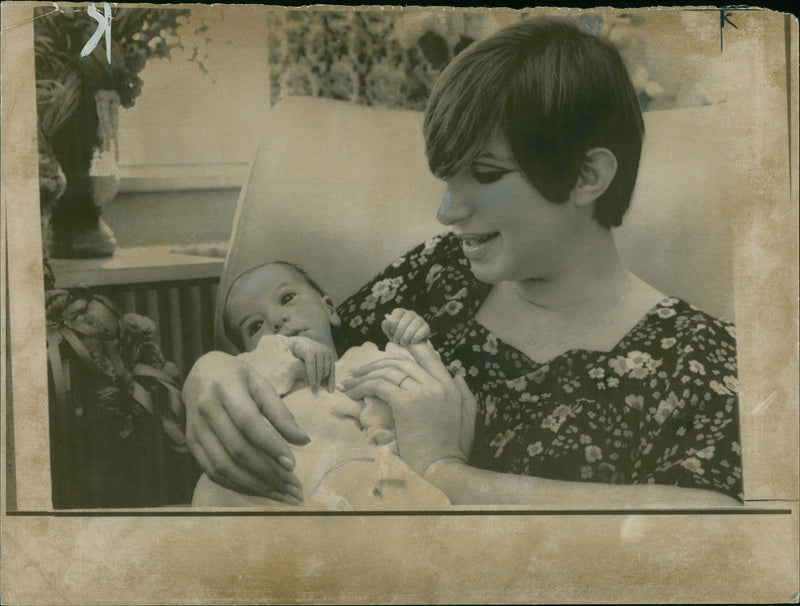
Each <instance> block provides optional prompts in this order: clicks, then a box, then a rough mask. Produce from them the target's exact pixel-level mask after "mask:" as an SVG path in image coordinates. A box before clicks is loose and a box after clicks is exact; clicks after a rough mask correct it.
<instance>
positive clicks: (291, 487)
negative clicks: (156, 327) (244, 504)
mask: <svg viewBox="0 0 800 606" xmlns="http://www.w3.org/2000/svg"><path fill="white" fill-rule="evenodd" d="M182 395H183V401H184V403H185V405H186V441H187V442H188V444H189V449H190V450H191V452H192V454H193V455H194V457H195V458H196V459H197V462H198V464H199V465H200V467H201V468H202V469H203V470H204V471H205V472H206V474H208V476H209V477H210V478H211V479H212V480H214V481H215V482H217V483H218V484H221V485H223V486H226V487H227V488H231V489H233V490H236V491H238V492H245V493H249V494H257V495H261V496H266V497H269V498H272V499H277V500H281V501H286V502H292V503H296V500H295V499H299V500H302V498H303V494H302V486H301V484H300V481H299V480H298V479H297V477H296V476H295V475H294V474H293V473H291V471H292V469H294V464H295V461H294V456H293V455H292V452H291V450H290V449H289V445H288V443H287V440H288V441H289V442H291V443H293V444H298V445H302V444H307V443H308V442H309V437H308V436H307V435H306V434H305V433H304V432H303V430H302V429H300V427H298V425H297V423H296V422H295V420H294V417H293V416H292V413H291V412H289V409H288V408H286V406H285V405H284V404H283V401H282V400H281V398H280V397H279V396H278V394H277V393H276V392H275V390H274V389H273V388H272V385H271V384H270V382H269V381H268V380H267V379H265V378H264V377H263V376H261V375H260V374H259V373H257V372H256V371H255V370H253V369H252V368H251V367H250V366H249V365H247V364H246V363H245V362H243V361H242V360H237V359H236V358H235V357H233V356H230V355H228V354H225V353H222V352H211V353H208V354H206V355H204V356H203V357H201V358H200V359H199V360H197V362H196V363H195V365H194V366H193V367H192V370H191V372H190V373H189V376H188V377H186V381H185V382H184V385H183V394H182Z"/></svg>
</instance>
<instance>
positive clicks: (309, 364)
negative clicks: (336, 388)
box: [303, 355, 319, 391]
mask: <svg viewBox="0 0 800 606" xmlns="http://www.w3.org/2000/svg"><path fill="white" fill-rule="evenodd" d="M318 357H319V356H315V355H308V356H306V359H305V360H303V363H304V364H305V365H306V379H307V380H308V386H309V387H311V389H312V391H314V390H316V389H317V386H319V378H318V372H317V359H318Z"/></svg>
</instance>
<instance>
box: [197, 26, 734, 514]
mask: <svg viewBox="0 0 800 606" xmlns="http://www.w3.org/2000/svg"><path fill="white" fill-rule="evenodd" d="M643 130H644V129H643V123H642V118H641V114H640V111H639V107H638V103H637V98H636V94H635V92H634V89H633V87H632V85H631V82H630V79H629V77H628V75H627V73H626V71H625V68H624V65H623V63H622V60H621V59H620V57H619V54H618V53H617V51H616V50H615V49H614V48H613V47H612V46H611V45H610V44H608V43H606V42H603V41H602V40H600V39H598V38H596V37H595V36H592V35H589V34H587V33H585V32H583V31H581V30H580V29H578V28H577V27H575V26H573V25H571V24H569V23H565V22H557V21H537V22H527V23H523V24H519V25H515V26H512V27H510V28H507V29H505V30H502V31H501V32H498V33H497V34H495V35H494V36H491V37H490V38H487V39H486V40H483V41H481V42H479V43H476V44H474V45H473V46H471V47H470V48H468V49H467V50H466V51H464V52H463V53H462V54H460V55H459V56H458V57H457V58H456V59H455V60H454V61H453V62H452V63H451V64H450V65H449V66H448V67H447V68H446V70H445V71H444V73H443V74H442V76H441V77H440V79H439V81H438V82H437V85H436V87H435V88H434V91H433V93H432V95H431V99H430V101H429V105H428V109H427V112H426V117H425V138H426V153H427V156H428V161H429V165H430V167H431V169H432V171H433V172H434V174H436V175H437V176H438V177H440V178H442V179H444V180H446V182H447V184H448V192H447V194H446V195H445V199H444V200H443V202H442V205H441V208H440V209H439V215H438V218H439V220H440V221H441V222H442V223H443V224H445V225H447V226H449V227H451V228H452V233H451V234H449V235H447V236H443V237H439V238H435V239H433V240H432V241H430V242H427V243H425V244H423V245H421V246H419V247H417V248H416V249H415V250H413V251H411V252H410V253H409V254H408V255H406V256H405V257H402V258H401V259H398V260H397V261H396V262H395V263H393V264H392V265H391V266H390V267H389V268H387V269H386V270H385V271H384V272H383V273H382V274H381V275H379V276H378V277H377V278H376V279H375V280H373V281H372V282H371V283H369V284H367V285H366V286H364V287H363V288H362V289H361V290H360V291H359V292H358V293H356V294H355V295H354V296H353V297H351V299H349V300H348V301H346V302H345V303H344V305H342V307H341V308H340V310H339V311H340V315H341V317H342V320H343V329H344V331H345V337H346V338H348V339H350V341H351V342H352V343H353V344H356V343H360V342H363V341H364V340H373V341H375V342H377V343H379V344H380V343H381V341H382V340H384V337H382V335H381V331H380V327H379V322H380V319H381V318H382V315H383V314H384V313H386V312H388V311H391V309H393V308H395V307H406V308H409V309H413V310H415V311H416V312H418V313H419V314H421V315H422V316H423V317H425V319H426V320H427V321H428V322H429V323H430V325H431V329H432V332H433V336H432V339H431V342H432V344H433V347H434V348H435V350H436V351H434V349H432V348H430V347H424V346H419V347H416V348H414V351H413V353H414V356H415V358H416V359H417V362H418V364H413V363H411V362H408V361H403V360H389V361H383V362H381V363H378V364H375V365H370V366H367V367H365V368H363V369H362V371H361V373H360V374H359V376H357V377H355V378H354V379H353V380H352V381H349V382H348V383H346V384H345V388H346V389H347V390H348V393H349V394H350V395H351V396H352V397H354V398H361V397H364V396H367V395H377V396H379V397H381V398H383V399H384V400H385V401H387V402H388V403H389V404H390V405H391V406H392V410H393V412H394V416H395V423H396V430H397V435H398V445H399V449H400V455H401V457H402V458H403V459H404V460H406V462H407V463H409V465H411V467H412V468H414V469H415V470H416V471H418V472H419V473H420V474H422V475H423V476H424V477H425V478H426V479H428V480H429V481H431V482H432V483H433V484H435V485H436V486H438V487H439V488H440V489H442V490H443V491H444V492H445V493H446V494H447V495H448V497H449V498H450V500H451V501H452V502H453V503H530V504H553V503H560V504H565V503H577V502H585V501H587V500H590V501H591V502H600V503H604V504H625V505H628V506H635V505H643V504H649V503H659V504H664V503H671V504H695V505H704V504H709V505H711V504H713V505H725V504H733V503H735V502H736V500H741V498H742V497H741V486H742V481H741V456H740V452H741V451H740V447H739V444H738V439H739V438H738V410H737V398H736V392H735V381H736V380H735V377H736V359H735V340H734V336H733V329H732V327H731V326H727V325H724V324H722V323H720V322H719V321H717V320H715V319H713V318H711V317H710V316H707V315H706V314H704V313H702V312H700V311H698V310H695V309H694V308H692V307H691V306H689V305H688V304H687V303H685V302H683V301H679V300H677V299H673V298H669V297H667V296H665V295H664V294H663V293H661V292H659V291H658V290H656V289H655V288H653V287H652V286H650V285H648V284H646V283H644V282H643V281H641V280H640V279H638V278H637V277H636V276H634V275H633V274H632V273H631V272H629V271H628V270H627V269H626V268H625V267H624V266H623V265H622V263H621V261H620V258H619V256H618V254H617V251H616V248H615V246H614V241H613V238H612V234H611V231H610V229H611V227H614V226H617V225H619V224H620V223H621V221H622V218H623V215H624V214H625V211H626V210H627V208H628V204H629V202H630V198H631V194H632V192H633V188H634V184H635V181H636V173H637V170H638V164H639V156H640V152H641V144H642V137H643ZM437 351H438V352H439V354H441V360H440V359H439V354H437V353H436V352H437ZM451 375H455V377H456V378H455V379H453V378H452V377H451ZM184 395H185V399H186V402H187V410H188V412H187V439H188V440H189V443H190V445H191V448H192V452H193V453H195V456H197V458H198V460H199V462H200V464H201V466H203V467H204V469H206V470H207V471H209V472H210V473H211V475H212V477H213V478H214V479H216V480H217V481H220V482H221V483H227V484H228V485H229V486H232V487H236V488H238V489H239V490H247V491H253V492H257V493H259V494H271V495H273V496H276V497H277V496H279V495H282V494H285V493H287V492H289V493H294V494H295V495H299V492H298V488H299V487H298V486H297V482H296V479H295V478H294V476H293V474H292V473H291V469H292V465H293V460H292V458H291V453H290V451H289V449H288V446H287V443H286V441H287V440H288V441H290V442H293V443H295V444H300V443H302V442H303V440H304V439H305V437H304V434H303V433H302V430H300V429H299V428H298V427H297V426H296V424H294V423H293V420H292V419H291V418H290V415H288V413H287V411H286V410H285V408H284V407H283V406H282V404H281V402H280V400H279V399H278V398H277V397H276V396H275V394H274V391H273V390H271V389H270V386H269V385H268V384H265V383H262V382H259V381H258V380H257V378H255V377H253V376H251V375H250V374H249V373H248V371H247V370H246V369H245V368H243V367H242V366H240V365H238V364H236V363H235V362H234V361H233V360H232V359H231V358H229V357H226V356H224V355H223V354H219V353H214V354H209V355H208V356H206V357H205V358H203V359H201V360H200V361H198V363H197V365H196V366H195V368H194V369H193V371H192V373H191V374H190V376H189V377H188V378H187V381H186V386H185V388H184ZM476 411H477V412H476Z"/></svg>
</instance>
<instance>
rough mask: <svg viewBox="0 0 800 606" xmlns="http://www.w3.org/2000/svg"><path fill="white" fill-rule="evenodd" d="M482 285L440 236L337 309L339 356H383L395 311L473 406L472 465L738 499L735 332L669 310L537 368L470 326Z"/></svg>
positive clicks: (679, 305) (703, 317) (677, 304)
mask: <svg viewBox="0 0 800 606" xmlns="http://www.w3.org/2000/svg"><path fill="white" fill-rule="evenodd" d="M490 289H491V285H488V284H483V283H481V282H479V281H477V280H476V279H475V277H474V276H473V275H472V272H471V271H470V268H469V261H467V259H466V258H464V256H463V255H462V253H461V246H460V243H459V242H458V241H457V239H456V238H455V237H453V236H452V235H443V236H437V237H435V238H433V239H431V240H429V241H428V242H426V243H424V244H421V245H420V246H418V247H416V248H415V249H414V250H412V251H411V252H410V253H408V254H407V255H405V256H403V257H400V258H399V259H397V260H396V261H395V262H394V263H392V265H391V266H389V267H388V268H386V269H385V270H384V271H383V272H382V273H381V274H380V275H379V276H377V277H376V278H375V279H374V280H372V281H371V282H369V283H368V284H367V285H365V286H364V287H363V288H362V289H361V290H359V291H358V292H357V293H356V294H355V295H353V296H352V297H350V299H348V300H347V301H345V303H344V304H343V305H342V306H341V307H340V308H339V313H340V316H341V317H342V323H343V325H342V337H343V339H344V343H343V345H344V346H345V347H349V346H352V345H357V344H360V343H363V342H365V341H373V342H375V343H376V344H378V345H383V344H385V342H386V337H385V336H384V335H383V333H382V331H381V329H380V323H381V320H382V319H383V316H384V314H387V313H390V312H391V311H392V310H393V309H394V308H395V307H405V308H407V309H412V310H414V311H416V312H417V313H419V314H420V315H422V316H423V317H424V318H425V319H426V320H427V321H428V323H429V324H430V326H431V332H432V337H431V341H432V343H433V345H434V347H435V348H436V350H437V351H439V353H440V354H441V356H442V359H443V361H444V363H445V364H446V365H447V367H448V369H449V370H450V372H451V373H452V374H453V375H455V374H461V375H462V376H463V377H464V378H465V380H466V382H467V384H468V385H469V387H470V389H471V390H472V393H473V394H475V396H476V398H477V399H478V414H477V419H476V425H475V439H474V443H473V449H472V452H471V453H470V458H469V464H470V465H473V466H475V467H479V468H483V469H488V470H492V471H498V472H505V473H515V474H523V475H530V476H537V477H542V478H552V479H559V480H568V481H586V482H605V483H617V484H647V483H656V484H668V485H675V486H684V487H690V488H705V489H711V490H716V491H720V492H723V493H725V494H727V495H730V496H732V497H734V498H736V499H738V500H740V501H741V500H742V499H743V495H742V469H741V447H740V445H739V412H738V397H737V382H736V337H735V332H734V327H733V325H731V324H727V323H724V322H721V321H719V320H716V319H714V318H712V317H711V316H709V315H707V314H705V313H703V312H701V311H699V310H697V309H695V308H694V307H692V306H691V305H689V304H688V303H686V302H684V301H681V300H679V299H675V298H666V299H664V300H662V301H661V302H660V303H659V304H657V305H656V306H655V307H654V308H653V309H651V310H650V311H649V312H648V313H647V314H646V315H645V317H644V318H642V319H641V321H640V322H639V323H638V324H637V325H636V326H635V327H634V328H633V329H632V330H631V331H630V332H629V333H628V334H627V335H626V336H625V337H624V338H623V339H622V340H621V341H620V342H619V343H618V344H617V345H616V346H615V347H614V348H613V350H611V351H607V352H599V351H588V350H580V349H576V350H571V351H568V352H566V353H563V354H561V355H559V356H556V357H555V358H553V359H552V360H550V361H549V362H547V363H544V364H541V363H536V362H534V361H533V360H531V359H530V358H528V357H527V356H526V355H525V354H523V353H522V352H520V351H518V350H517V349H515V348H513V347H511V346H509V345H507V344H506V343H504V342H503V341H502V340H500V339H498V338H497V337H495V336H494V335H493V334H492V333H491V332H489V331H488V330H487V329H486V328H484V327H483V326H482V325H481V324H479V323H478V322H477V321H476V320H475V315H476V313H477V312H478V310H479V308H480V306H481V305H482V304H483V301H484V300H485V299H486V297H487V295H488V294H489V291H490Z"/></svg>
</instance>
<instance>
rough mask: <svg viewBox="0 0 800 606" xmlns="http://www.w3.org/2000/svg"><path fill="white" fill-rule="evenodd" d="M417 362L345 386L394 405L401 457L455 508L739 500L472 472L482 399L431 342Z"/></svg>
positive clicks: (376, 367)
mask: <svg viewBox="0 0 800 606" xmlns="http://www.w3.org/2000/svg"><path fill="white" fill-rule="evenodd" d="M408 349H409V351H410V352H411V354H412V355H413V356H414V358H415V360H416V361H417V364H415V363H414V362H411V361H409V360H405V359H403V360H400V359H384V360H380V361H378V362H374V363H372V364H368V365H366V366H364V367H363V368H361V369H359V370H358V371H356V372H354V377H353V378H352V379H349V380H348V381H345V383H344V388H345V390H346V391H347V393H348V395H350V396H351V397H353V398H356V399H357V398H362V397H364V396H367V395H373V396H378V397H379V398H381V399H383V400H384V401H386V402H387V403H389V405H390V406H391V407H392V412H393V413H394V418H395V426H396V433H397V444H398V450H399V453H400V456H401V458H402V459H403V460H404V461H405V462H406V463H408V464H409V465H410V466H411V468H412V469H414V470H415V471H416V472H417V473H419V474H420V475H422V476H423V477H424V478H425V479H426V480H428V481H429V482H431V483H432V484H434V485H435V486H437V487H438V488H439V489H440V490H442V492H444V493H445V494H446V495H447V496H448V498H449V499H450V501H451V503H453V504H454V505H466V504H497V505H500V504H529V505H559V506H565V505H580V504H590V505H599V506H605V507H620V506H626V507H640V506H649V505H662V506H664V505H666V506H690V507H691V506H694V507H725V506H732V505H738V504H739V502H738V501H737V500H736V499H734V498H732V497H729V496H726V495H724V494H722V493H718V492H716V491H711V490H705V489H698V488H684V487H677V486H667V485H660V484H641V485H621V484H604V483H595V482H574V481H565V480H551V479H545V478H538V477H531V476H523V475H516V474H506V473H497V472H493V471H487V470H482V469H477V468H474V467H470V466H468V465H467V464H466V459H467V457H466V453H467V452H469V450H470V441H471V439H472V436H473V433H474V421H475V400H474V396H472V394H470V393H469V390H468V389H467V387H466V384H465V383H464V382H463V380H461V377H457V378H456V379H455V380H453V379H452V378H451V377H450V375H449V373H448V372H447V369H446V368H445V367H444V366H443V365H442V363H441V361H440V360H439V358H438V354H437V353H436V352H435V351H434V350H433V349H432V348H431V347H430V345H428V344H422V345H414V346H412V347H409V348H408Z"/></svg>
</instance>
